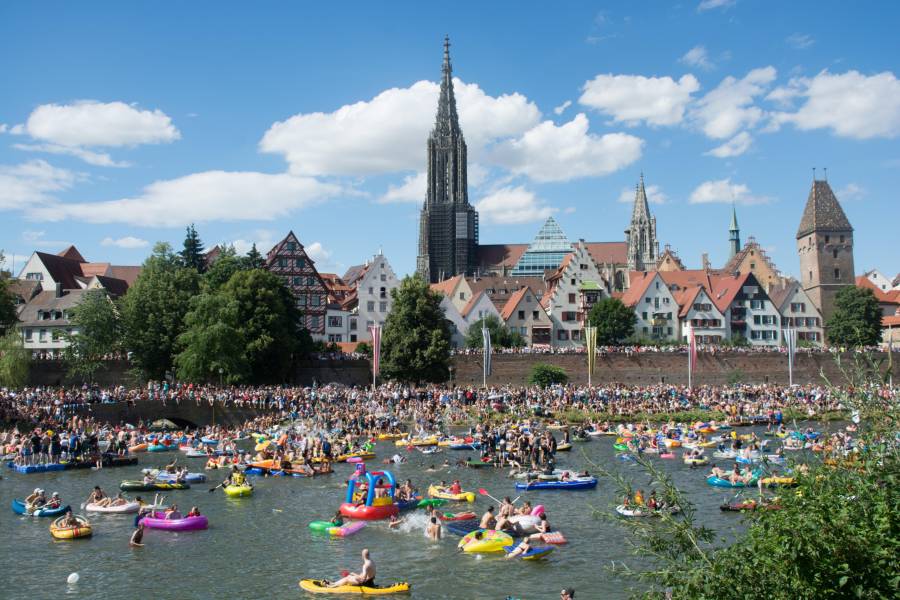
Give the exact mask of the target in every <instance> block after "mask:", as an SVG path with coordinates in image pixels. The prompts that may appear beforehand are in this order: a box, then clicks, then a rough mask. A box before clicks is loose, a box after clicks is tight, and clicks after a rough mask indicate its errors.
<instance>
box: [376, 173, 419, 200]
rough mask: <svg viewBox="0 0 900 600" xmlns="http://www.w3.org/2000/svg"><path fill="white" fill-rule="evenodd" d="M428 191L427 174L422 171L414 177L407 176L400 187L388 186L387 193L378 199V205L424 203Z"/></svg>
mask: <svg viewBox="0 0 900 600" xmlns="http://www.w3.org/2000/svg"><path fill="white" fill-rule="evenodd" d="M427 191H428V174H427V173H425V172H424V171H423V172H421V173H416V174H415V175H407V176H406V177H404V178H403V183H401V184H400V185H389V186H388V190H387V192H385V193H384V195H383V196H382V197H381V198H379V199H378V202H379V203H380V204H389V203H393V202H417V203H419V204H421V203H422V202H424V201H425V194H426V192H427Z"/></svg>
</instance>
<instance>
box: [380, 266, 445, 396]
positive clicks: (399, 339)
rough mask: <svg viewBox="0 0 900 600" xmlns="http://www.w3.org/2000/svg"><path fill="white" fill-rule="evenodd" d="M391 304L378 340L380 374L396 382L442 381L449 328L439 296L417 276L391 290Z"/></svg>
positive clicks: (443, 379) (406, 279) (408, 278)
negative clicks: (380, 350) (379, 340)
mask: <svg viewBox="0 0 900 600" xmlns="http://www.w3.org/2000/svg"><path fill="white" fill-rule="evenodd" d="M391 298H392V299H393V304H392V307H391V312H390V314H389V315H388V317H387V320H386V321H385V324H384V332H383V334H382V337H381V343H382V352H381V371H382V373H383V374H384V376H385V377H387V378H389V379H396V380H400V381H416V382H424V381H427V382H434V383H439V382H442V381H446V380H447V378H448V376H449V374H450V371H449V367H450V326H449V325H448V323H447V320H446V318H445V317H444V311H443V310H442V309H441V296H440V294H437V293H436V292H434V291H432V290H431V288H430V287H428V284H427V283H426V282H425V281H424V280H423V279H422V278H421V277H418V276H407V277H404V278H403V281H401V282H400V286H399V287H397V288H395V289H393V290H391Z"/></svg>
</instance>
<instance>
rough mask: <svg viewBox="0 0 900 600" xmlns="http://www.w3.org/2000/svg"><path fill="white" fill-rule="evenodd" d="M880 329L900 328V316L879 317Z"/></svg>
mask: <svg viewBox="0 0 900 600" xmlns="http://www.w3.org/2000/svg"><path fill="white" fill-rule="evenodd" d="M881 326H882V327H900V315H889V316H887V317H881Z"/></svg>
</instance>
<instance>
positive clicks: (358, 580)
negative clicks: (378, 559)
mask: <svg viewBox="0 0 900 600" xmlns="http://www.w3.org/2000/svg"><path fill="white" fill-rule="evenodd" d="M362 559H363V564H362V570H361V571H360V572H359V573H349V574H348V575H347V576H346V577H342V578H340V579H338V580H337V581H335V582H334V583H329V584H328V587H330V588H335V587H340V586H342V585H358V586H364V585H365V586H373V585H374V584H375V563H374V562H372V559H370V558H369V549H368V548H363V551H362Z"/></svg>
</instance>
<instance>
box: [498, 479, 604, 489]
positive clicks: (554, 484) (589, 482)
mask: <svg viewBox="0 0 900 600" xmlns="http://www.w3.org/2000/svg"><path fill="white" fill-rule="evenodd" d="M595 487H597V478H596V477H586V478H581V479H573V480H571V481H532V482H531V483H516V489H517V490H592V489H594V488H595Z"/></svg>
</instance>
